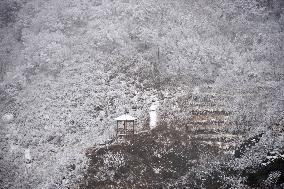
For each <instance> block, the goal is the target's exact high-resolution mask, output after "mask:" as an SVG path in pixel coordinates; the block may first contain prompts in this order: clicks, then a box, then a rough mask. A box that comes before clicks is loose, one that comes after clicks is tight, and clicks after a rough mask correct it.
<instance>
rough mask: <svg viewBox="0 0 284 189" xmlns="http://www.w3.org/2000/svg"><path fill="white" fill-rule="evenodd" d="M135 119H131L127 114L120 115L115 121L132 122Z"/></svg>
mask: <svg viewBox="0 0 284 189" xmlns="http://www.w3.org/2000/svg"><path fill="white" fill-rule="evenodd" d="M136 119H137V118H136V117H133V116H131V115H129V114H124V115H121V116H119V117H117V118H115V120H116V121H134V120H136Z"/></svg>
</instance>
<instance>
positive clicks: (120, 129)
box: [115, 114, 136, 138]
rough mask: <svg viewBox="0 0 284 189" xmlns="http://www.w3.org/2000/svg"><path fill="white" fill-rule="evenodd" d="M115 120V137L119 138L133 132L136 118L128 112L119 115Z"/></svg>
mask: <svg viewBox="0 0 284 189" xmlns="http://www.w3.org/2000/svg"><path fill="white" fill-rule="evenodd" d="M115 120H116V137H117V138H121V137H124V136H127V135H133V134H134V133H135V121H136V118H135V117H132V116H131V115H129V114H124V115H121V116H119V117H117V118H115Z"/></svg>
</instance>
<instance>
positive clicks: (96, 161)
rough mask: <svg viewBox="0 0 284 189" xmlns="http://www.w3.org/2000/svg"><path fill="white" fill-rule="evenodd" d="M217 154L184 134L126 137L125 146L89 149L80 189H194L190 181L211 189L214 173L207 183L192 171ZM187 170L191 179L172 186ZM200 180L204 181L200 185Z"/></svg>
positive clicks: (162, 131)
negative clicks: (185, 188) (168, 188)
mask: <svg viewBox="0 0 284 189" xmlns="http://www.w3.org/2000/svg"><path fill="white" fill-rule="evenodd" d="M221 154H222V152H221V151H220V150H219V148H217V147H214V146H210V145H208V144H204V143H202V142H201V141H200V140H198V139H190V138H189V135H187V134H184V133H182V132H179V131H176V130H169V129H162V128H159V129H157V130H154V131H153V132H152V133H151V134H149V135H146V134H141V135H136V136H133V137H130V138H129V139H128V143H127V144H117V145H111V146H109V147H106V148H99V149H91V150H90V151H89V152H88V154H87V156H88V157H89V158H90V165H89V169H88V173H87V175H86V176H85V181H84V182H83V184H82V185H81V188H111V186H116V187H115V188H162V187H163V186H173V187H174V186H179V185H180V186H181V185H182V186H186V185H190V186H191V187H193V188H194V187H196V186H195V185H196V183H195V181H194V180H196V181H197V180H200V182H201V183H203V184H205V185H208V186H211V184H212V182H215V181H216V179H215V177H216V178H217V177H221V176H220V175H217V173H214V174H213V175H215V176H214V178H213V177H212V178H211V177H210V179H209V175H207V173H206V174H203V173H202V171H201V172H196V170H197V169H198V167H200V166H202V162H203V161H205V159H208V160H209V161H212V162H213V161H214V160H216V158H217V157H220V156H221ZM213 164H214V163H213ZM190 170H195V171H193V173H195V174H194V175H191V176H193V178H191V179H189V180H188V182H185V183H184V182H182V183H176V182H177V181H178V180H180V178H182V177H184V176H187V175H188V174H191V173H189V171H190ZM207 171H208V170H207ZM207 171H206V172H207ZM200 174H202V175H203V176H202V178H201V177H200ZM198 177H200V178H198ZM203 177H208V179H206V180H204V181H202V179H203ZM193 181H194V182H193ZM217 182H220V183H219V185H222V179H217ZM215 184H217V183H215Z"/></svg>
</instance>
